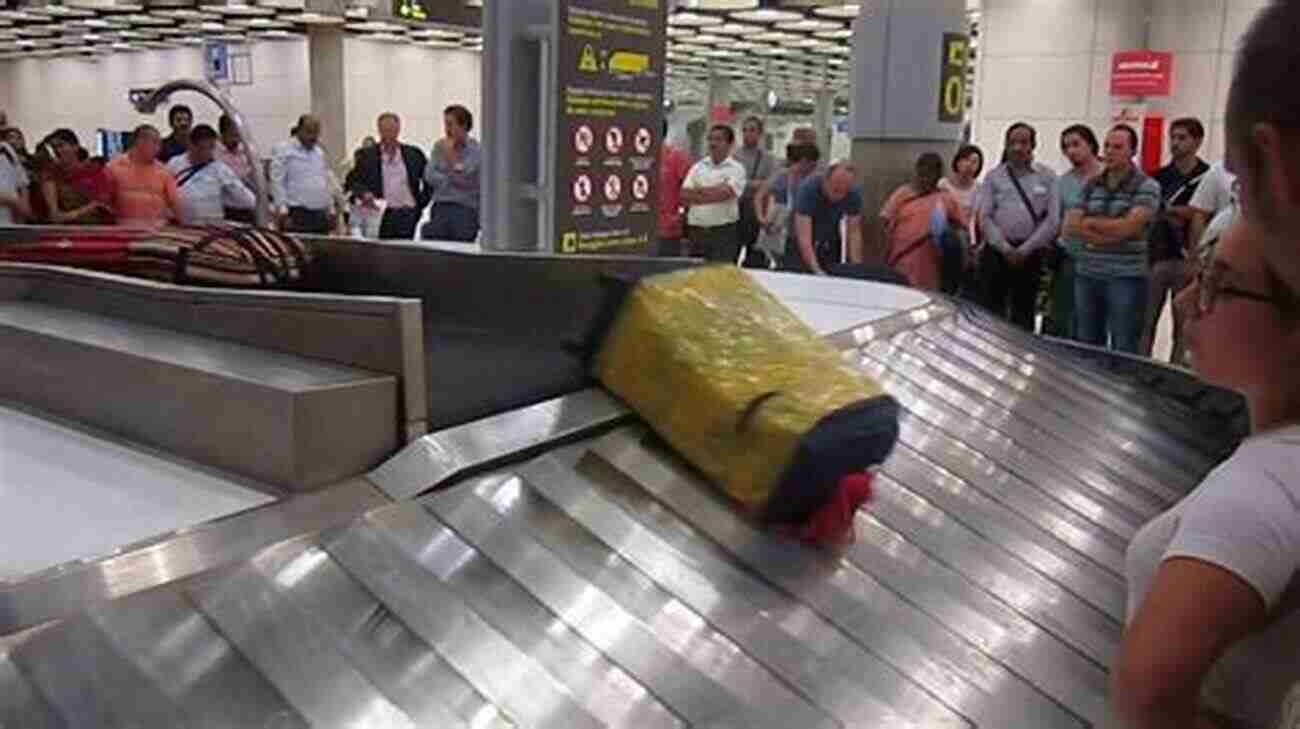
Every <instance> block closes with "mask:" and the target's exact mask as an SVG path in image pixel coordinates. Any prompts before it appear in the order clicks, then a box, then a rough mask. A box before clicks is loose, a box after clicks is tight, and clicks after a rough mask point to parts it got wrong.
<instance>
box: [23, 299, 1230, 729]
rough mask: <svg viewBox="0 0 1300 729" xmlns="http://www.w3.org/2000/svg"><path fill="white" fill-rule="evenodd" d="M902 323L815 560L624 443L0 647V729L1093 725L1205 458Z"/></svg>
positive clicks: (1113, 397)
mask: <svg viewBox="0 0 1300 729" xmlns="http://www.w3.org/2000/svg"><path fill="white" fill-rule="evenodd" d="M906 321H907V322H908V323H905V324H904V325H894V326H892V327H891V326H883V325H881V326H876V327H875V328H874V330H873V333H872V334H871V336H862V337H859V338H858V339H860V340H861V342H860V343H854V344H853V345H852V346H851V347H850V348H849V349H848V350H846V356H847V357H851V358H853V359H854V361H856V362H858V363H859V364H860V365H861V366H862V367H863V368H865V369H866V370H867V371H869V372H871V373H873V374H875V375H877V376H878V377H880V378H881V379H882V381H883V382H884V384H885V385H886V387H887V389H888V390H889V391H890V392H892V393H893V394H894V395H895V396H896V397H898V398H899V400H900V402H901V403H902V404H903V406H904V408H905V411H906V412H905V415H904V419H903V433H902V439H901V442H900V443H899V446H898V449H897V450H896V452H895V454H894V455H893V456H892V457H891V459H890V460H889V461H888V463H887V464H886V466H885V467H884V468H883V471H882V473H881V475H880V477H879V478H878V479H877V482H876V485H877V489H876V496H875V499H874V501H873V502H872V504H871V506H870V507H869V508H868V509H867V510H864V511H862V512H860V513H859V515H858V517H857V531H858V540H857V542H856V543H855V544H854V545H852V546H851V547H849V548H847V549H845V550H844V551H843V553H841V554H836V555H831V554H827V553H820V552H815V551H811V550H808V549H804V548H802V547H799V546H796V545H792V544H790V543H788V542H784V541H781V540H778V539H774V538H772V537H771V536H769V535H768V534H765V533H763V532H760V531H758V530H756V529H755V528H754V527H753V526H752V525H750V524H749V523H747V522H745V521H743V520H742V519H740V518H738V517H737V515H736V513H735V512H734V511H733V510H732V509H731V508H730V507H729V506H728V505H726V504H725V503H723V502H722V501H721V500H720V499H719V498H718V497H717V496H716V494H715V492H714V491H713V490H712V489H711V488H709V487H708V486H707V485H705V484H703V483H701V482H700V480H699V478H698V477H697V476H696V475H695V474H694V473H693V471H691V469H690V468H689V467H688V466H687V465H686V464H684V463H683V462H681V461H680V460H679V459H678V458H677V457H676V456H675V455H674V454H672V453H670V452H667V451H665V450H664V449H663V448H662V447H661V446H660V445H658V443H657V441H656V440H655V439H653V438H651V437H649V436H648V434H647V432H646V431H645V429H644V427H643V426H641V425H636V424H634V425H629V426H623V427H620V428H617V429H615V430H613V431H610V432H607V433H605V434H603V435H598V436H594V437H590V438H587V439H585V440H580V441H578V442H576V443H572V444H569V445H565V446H562V447H559V448H555V449H553V450H550V451H549V452H545V453H543V454H542V455H540V456H539V457H536V458H533V459H532V460H528V461H526V462H523V463H519V464H516V465H514V466H510V467H508V468H506V469H504V470H501V471H496V472H491V473H488V474H486V475H479V476H476V477H474V478H472V479H470V480H468V481H465V482H462V483H460V484H458V485H456V486H454V487H452V488H448V489H445V490H441V491H437V492H435V493H432V494H428V495H424V496H422V497H419V498H418V499H415V500H410V501H403V502H398V503H393V504H391V505H387V506H383V507H380V508H378V509H375V510H372V511H370V512H368V513H366V514H364V515H361V516H359V517H358V518H357V519H355V520H354V521H352V522H351V523H350V524H348V525H346V526H344V527H340V528H335V529H330V530H326V531H324V532H320V533H313V534H305V535H302V536H300V537H298V538H295V539H291V540H289V541H287V542H283V543H281V544H279V545H277V546H274V547H271V548H270V549H267V550H265V551H263V552H261V553H260V554H258V555H257V556H256V557H255V558H253V559H251V560H248V561H246V562H242V563H239V564H236V565H233V566H230V567H227V568H223V569H218V570H214V571H211V572H209V573H206V574H203V575H199V576H198V577H195V578H192V579H189V580H185V581H183V582H180V583H174V584H170V585H162V586H159V587H157V588H155V589H153V590H149V591H146V592H141V593H137V594H135V595H131V596H129V597H126V598H123V599H119V600H117V601H114V602H111V603H106V604H103V605H98V606H95V607H93V608H91V609H90V610H89V611H88V612H87V613H85V614H84V615H81V616H79V617H75V618H71V619H68V620H64V621H60V622H56V623H53V624H49V625H45V626H41V627H38V628H34V629H32V630H29V631H28V632H26V633H23V634H19V635H16V636H11V637H10V638H8V639H5V641H4V642H0V727H10V726H14V727H24V728H27V727H31V728H33V729H35V728H38V727H97V728H108V727H163V726H167V727H180V726H185V727H227V726H229V727H274V728H276V729H290V728H294V727H320V728H322V729H335V728H337V729H343V728H344V727H367V728H372V727H374V728H377V727H543V728H547V729H550V728H554V729H560V728H563V729H573V728H578V727H593V728H594V727H602V726H605V727H637V728H638V729H641V728H646V727H686V726H694V727H710V728H715V729H722V728H723V727H728V728H730V727H734V728H737V729H738V728H740V727H746V728H760V727H771V728H772V729H791V728H793V727H799V728H800V729H805V728H814V727H827V728H830V727H864V728H865V727H872V728H876V727H891V728H892V727H900V728H901V727H915V728H917V729H921V728H922V727H924V728H926V729H932V728H935V727H989V728H996V729H1008V728H1014V727H1026V728H1027V729H1028V728H1032V729H1056V728H1068V727H1088V726H1105V725H1108V724H1109V721H1108V707H1107V702H1106V693H1107V667H1108V666H1109V665H1110V663H1111V661H1112V660H1113V659H1114V657H1115V655H1116V652H1117V650H1118V645H1119V638H1120V633H1121V626H1122V622H1123V618H1124V582H1123V567H1124V561H1123V556H1124V548H1125V545H1126V544H1127V541H1128V540H1129V539H1130V538H1131V537H1132V535H1133V533H1134V531H1135V530H1136V529H1137V528H1138V527H1139V526H1141V524H1142V523H1143V522H1144V521H1145V520H1147V519H1149V518H1151V517H1152V516H1154V515H1155V514H1157V513H1159V512H1160V511H1161V510H1163V509H1165V508H1167V507H1168V506H1170V505H1172V503H1173V502H1174V501H1176V500H1177V499H1178V498H1179V497H1181V496H1182V495H1183V494H1185V493H1187V492H1188V491H1189V490H1190V489H1191V488H1192V487H1193V486H1194V485H1195V484H1196V482H1197V480H1198V479H1199V478H1200V476H1201V475H1202V474H1203V473H1204V471H1205V470H1206V469H1207V468H1209V467H1210V466H1211V465H1212V461H1213V460H1214V457H1217V455H1218V454H1219V453H1221V452H1222V451H1223V450H1225V449H1227V448H1229V447H1230V446H1231V443H1230V442H1226V441H1225V442H1219V441H1216V440H1215V438H1214V436H1213V427H1212V425H1211V424H1208V423H1206V422H1203V421H1202V420H1198V418H1201V419H1203V418H1205V417H1207V416H1205V415H1202V414H1198V413H1195V412H1183V411H1181V410H1180V409H1179V407H1180V406H1178V405H1177V404H1176V403H1175V404H1172V405H1171V404H1170V403H1169V402H1166V401H1164V400H1162V399H1161V398H1160V397H1159V396H1157V395H1152V394H1150V393H1147V392H1143V391H1141V390H1140V389H1138V388H1135V387H1133V386H1132V384H1131V383H1129V382H1128V381H1126V380H1121V379H1116V378H1113V377H1111V376H1109V375H1107V374H1105V373H1102V372H1099V371H1097V370H1094V369H1091V368H1089V367H1087V366H1086V365H1085V364H1082V363H1080V362H1079V361H1077V360H1073V359H1071V358H1068V357H1064V356H1062V355H1061V354H1060V353H1059V352H1057V351H1056V350H1054V349H1053V348H1052V347H1050V346H1047V345H1040V344H1039V343H1037V342H1034V341H1031V340H1029V339H1028V338H1026V337H1025V336H1023V335H1021V334H1019V333H1017V332H1015V331H1014V330H1011V329H1009V328H1005V327H1002V326H1000V325H996V324H993V323H989V322H985V321H982V320H979V319H978V318H972V317H970V316H967V315H964V314H960V313H954V312H952V311H951V310H949V309H946V308H943V307H932V308H931V309H930V310H928V311H927V312H926V313H925V315H924V316H912V317H909V318H907V319H906ZM851 340H854V338H853V337H848V338H847V339H844V340H840V341H851ZM833 341H834V340H833ZM854 341H855V340H854ZM431 437H436V436H431ZM3 646H7V647H3Z"/></svg>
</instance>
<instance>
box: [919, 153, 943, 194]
mask: <svg viewBox="0 0 1300 729" xmlns="http://www.w3.org/2000/svg"><path fill="white" fill-rule="evenodd" d="M940 177H943V157H940V156H939V155H937V154H935V153H934V152H926V153H925V154H923V155H921V156H920V157H918V158H917V160H916V179H915V180H914V181H913V182H912V186H913V187H915V188H916V192H917V194H918V195H929V194H930V193H932V192H934V191H935V189H936V188H937V187H938V186H939V178H940Z"/></svg>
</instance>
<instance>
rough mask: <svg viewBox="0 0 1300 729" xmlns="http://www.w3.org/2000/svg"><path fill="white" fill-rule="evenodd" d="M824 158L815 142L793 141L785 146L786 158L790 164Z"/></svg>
mask: <svg viewBox="0 0 1300 729" xmlns="http://www.w3.org/2000/svg"><path fill="white" fill-rule="evenodd" d="M821 158H822V153H821V150H819V149H817V145H815V144H805V143H802V142H792V143H790V144H787V145H786V146H785V160H786V162H788V163H790V164H795V163H797V162H816V161H818V160H820V159H821Z"/></svg>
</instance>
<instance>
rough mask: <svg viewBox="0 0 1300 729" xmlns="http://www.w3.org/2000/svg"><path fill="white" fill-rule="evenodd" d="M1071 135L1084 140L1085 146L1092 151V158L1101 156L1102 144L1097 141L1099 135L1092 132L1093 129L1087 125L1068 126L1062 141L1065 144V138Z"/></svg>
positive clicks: (1062, 134) (1062, 135)
mask: <svg viewBox="0 0 1300 729" xmlns="http://www.w3.org/2000/svg"><path fill="white" fill-rule="evenodd" d="M1071 134H1074V135H1076V136H1078V137H1079V138H1080V139H1082V140H1083V143H1084V144H1086V145H1088V149H1091V150H1092V156H1094V157H1096V156H1097V155H1098V154H1101V143H1100V142H1098V141H1097V134H1096V133H1095V132H1093V131H1092V127H1090V126H1088V125H1087V124H1073V125H1071V126H1068V127H1066V128H1065V131H1063V132H1061V141H1062V142H1064V141H1065V138H1066V137H1068V136H1070V135H1071Z"/></svg>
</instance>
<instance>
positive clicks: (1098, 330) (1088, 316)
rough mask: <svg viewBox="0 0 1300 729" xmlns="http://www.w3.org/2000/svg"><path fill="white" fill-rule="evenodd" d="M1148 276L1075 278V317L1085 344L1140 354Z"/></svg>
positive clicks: (1079, 336)
mask: <svg viewBox="0 0 1300 729" xmlns="http://www.w3.org/2000/svg"><path fill="white" fill-rule="evenodd" d="M1147 288H1148V284H1147V279H1146V277H1143V276H1124V277H1115V278H1095V277H1093V276H1085V275H1083V274H1078V275H1076V276H1075V279H1074V317H1075V318H1074V321H1075V326H1076V327H1077V333H1078V339H1079V341H1080V342H1083V343H1084V344H1091V345H1093V346H1096V347H1105V346H1106V342H1107V335H1109V339H1110V348H1111V349H1113V350H1115V351H1117V352H1126V353H1128V354H1137V353H1138V345H1139V344H1140V342H1141V339H1142V329H1143V327H1144V326H1145V325H1146V317H1147Z"/></svg>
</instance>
